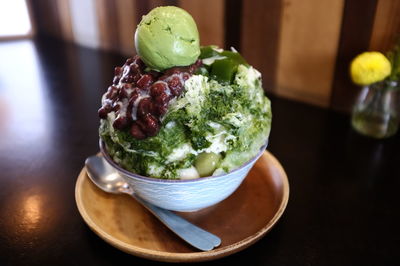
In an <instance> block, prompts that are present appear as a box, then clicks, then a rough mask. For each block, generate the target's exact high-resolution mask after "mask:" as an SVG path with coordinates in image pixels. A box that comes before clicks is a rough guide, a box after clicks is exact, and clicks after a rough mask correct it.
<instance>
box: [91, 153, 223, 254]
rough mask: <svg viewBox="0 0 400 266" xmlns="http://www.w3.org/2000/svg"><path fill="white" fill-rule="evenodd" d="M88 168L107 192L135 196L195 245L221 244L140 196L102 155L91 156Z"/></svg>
mask: <svg viewBox="0 0 400 266" xmlns="http://www.w3.org/2000/svg"><path fill="white" fill-rule="evenodd" d="M85 165H86V170H87V173H88V176H89V178H90V179H91V180H92V181H93V183H94V184H95V185H96V186H97V187H99V188H100V189H102V190H103V191H105V192H109V193H114V194H119V193H126V194H128V195H130V196H132V197H133V198H135V199H136V200H137V201H138V202H139V203H141V204H142V205H143V206H144V207H145V208H146V209H147V210H149V211H150V212H151V213H153V214H154V216H156V217H157V218H158V219H159V220H160V221H161V222H162V223H163V224H165V225H166V226H167V227H168V228H169V229H171V231H173V232H174V233H175V234H177V235H178V236H179V237H180V238H182V239H183V240H185V241H186V242H187V243H189V244H190V245H192V246H193V247H195V248H197V249H200V250H202V251H208V250H212V249H213V248H215V247H217V246H219V245H220V244H221V239H220V238H219V237H217V236H216V235H213V234H211V233H210V232H207V231H205V230H203V229H201V228H199V227H197V226H196V225H194V224H192V223H189V222H188V221H187V220H185V219H183V218H182V217H180V216H178V215H176V214H175V213H173V212H171V211H168V210H166V209H162V208H159V207H157V206H154V205H153V204H150V203H148V202H146V201H144V200H143V199H141V198H139V197H138V196H137V195H136V194H135V192H134V191H133V190H132V189H131V188H130V187H129V185H128V183H126V182H125V180H124V179H123V178H122V177H121V176H120V175H119V174H118V173H117V172H116V171H115V170H114V169H113V168H112V167H111V166H110V165H108V164H107V163H106V162H104V159H103V157H101V156H97V155H96V156H91V157H89V158H87V159H86V161H85Z"/></svg>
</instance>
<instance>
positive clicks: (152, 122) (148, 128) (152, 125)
mask: <svg viewBox="0 0 400 266" xmlns="http://www.w3.org/2000/svg"><path fill="white" fill-rule="evenodd" d="M137 123H138V125H139V126H140V128H141V129H142V130H143V131H144V132H145V133H147V135H148V136H150V137H152V136H155V135H157V132H158V130H159V129H160V128H159V125H158V119H157V118H155V117H154V116H153V115H152V114H146V116H145V117H143V119H141V120H138V121H137Z"/></svg>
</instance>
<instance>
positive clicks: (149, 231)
mask: <svg viewBox="0 0 400 266" xmlns="http://www.w3.org/2000/svg"><path fill="white" fill-rule="evenodd" d="M75 199H76V203H77V205H78V209H79V212H80V213H81V215H82V217H83V219H84V220H85V222H86V223H87V224H88V226H89V227H90V228H91V229H92V230H93V231H94V232H95V233H96V234H97V235H99V236H100V237H101V238H102V239H104V240H105V241H106V242H108V243H109V244H111V245H112V246H114V247H116V248H118V249H120V250H122V251H124V252H127V253H130V254H133V255H135V256H139V257H142V258H147V259H151V260H157V261H167V262H198V261H207V260H213V259H217V258H221V257H224V256H227V255H230V254H233V253H235V252H238V251H240V250H243V249H244V248H246V247H248V246H250V245H251V244H253V243H255V242H256V241H257V240H259V239H260V238H261V237H263V236H264V235H265V234H266V233H267V232H268V231H269V230H271V228H272V226H273V225H274V224H275V223H276V222H277V221H278V219H279V218H280V217H281V215H282V213H283V212H284V210H285V208H286V204H287V202H288V199H289V183H288V179H287V176H286V173H285V171H284V170H283V168H282V166H281V165H280V163H279V162H278V161H277V159H276V158H275V157H274V156H273V155H271V154H270V153H269V152H268V151H266V152H265V153H264V154H263V155H262V156H261V157H260V159H259V160H258V161H257V163H256V164H255V165H254V167H253V168H252V170H251V171H250V173H249V175H248V176H247V177H246V179H245V181H244V182H243V183H242V184H241V186H240V187H239V188H238V189H237V190H236V191H235V192H234V193H233V194H232V195H231V196H230V197H229V198H227V199H226V200H224V201H222V202H221V203H219V204H216V205H214V206H212V207H209V208H206V209H203V210H200V211H197V212H192V213H179V215H181V216H182V217H184V218H186V219H187V220H189V221H191V222H192V223H194V224H196V225H198V226H200V227H201V228H203V229H205V230H208V231H210V232H212V233H214V234H216V235H217V236H219V237H220V238H221V239H222V243H221V246H219V247H217V248H215V249H214V250H211V251H207V252H202V251H197V250H196V249H194V248H192V247H191V246H189V245H188V244H186V243H185V242H184V241H183V240H181V239H180V238H179V237H177V236H176V235H174V234H173V233H172V232H171V231H169V229H168V228H166V227H165V226H164V225H163V224H162V223H161V222H160V221H158V220H157V219H156V218H155V217H153V215H152V214H151V213H149V212H148V211H147V210H146V209H145V208H143V207H142V206H141V205H140V204H139V203H137V202H136V201H135V199H133V198H131V197H129V196H128V195H114V194H108V193H105V192H103V191H102V190H100V189H98V188H97V187H96V186H95V185H94V184H93V183H92V182H91V181H90V179H89V178H88V177H87V175H86V170H85V168H83V169H82V171H81V173H80V174H79V177H78V180H77V182H76V187H75Z"/></svg>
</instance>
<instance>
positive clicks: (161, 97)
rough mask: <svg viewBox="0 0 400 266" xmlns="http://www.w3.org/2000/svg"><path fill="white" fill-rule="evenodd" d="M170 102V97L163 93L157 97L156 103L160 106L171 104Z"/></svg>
mask: <svg viewBox="0 0 400 266" xmlns="http://www.w3.org/2000/svg"><path fill="white" fill-rule="evenodd" d="M169 100H170V97H169V96H168V95H167V94H166V93H165V92H162V93H160V94H158V95H157V96H156V97H155V102H156V104H158V105H164V104H167V103H168V102H169Z"/></svg>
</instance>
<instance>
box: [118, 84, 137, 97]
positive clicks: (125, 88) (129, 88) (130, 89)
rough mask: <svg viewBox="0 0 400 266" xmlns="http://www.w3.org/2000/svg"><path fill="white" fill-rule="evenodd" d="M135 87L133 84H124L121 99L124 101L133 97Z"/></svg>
mask: <svg viewBox="0 0 400 266" xmlns="http://www.w3.org/2000/svg"><path fill="white" fill-rule="evenodd" d="M133 90H134V89H133V86H132V84H130V83H126V84H124V85H123V86H122V88H121V91H120V93H119V97H120V98H121V99H123V98H128V99H129V98H130V96H131V94H132V92H133Z"/></svg>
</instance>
